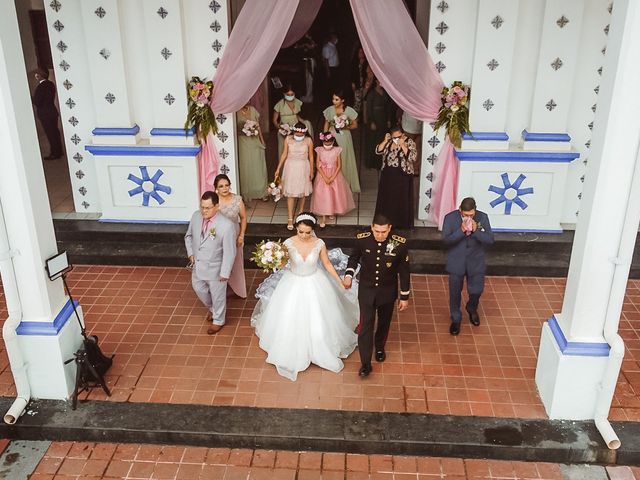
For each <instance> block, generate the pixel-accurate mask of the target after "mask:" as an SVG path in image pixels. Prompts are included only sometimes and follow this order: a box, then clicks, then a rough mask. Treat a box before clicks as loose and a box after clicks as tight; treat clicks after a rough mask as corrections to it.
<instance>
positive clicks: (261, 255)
mask: <svg viewBox="0 0 640 480" xmlns="http://www.w3.org/2000/svg"><path fill="white" fill-rule="evenodd" d="M251 261H252V262H255V264H256V265H257V266H258V267H259V268H261V269H262V271H264V272H267V273H268V272H274V273H275V272H277V271H278V270H280V269H281V268H283V267H284V266H285V265H286V264H287V262H288V261H289V251H288V250H287V247H285V246H284V244H283V243H282V242H281V241H280V240H278V241H277V242H274V241H271V240H263V241H261V242H260V243H259V244H257V245H256V249H255V250H254V252H253V255H252V256H251Z"/></svg>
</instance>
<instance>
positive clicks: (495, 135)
mask: <svg viewBox="0 0 640 480" xmlns="http://www.w3.org/2000/svg"><path fill="white" fill-rule="evenodd" d="M462 138H463V140H499V141H505V140H509V135H507V133H506V132H471V134H468V133H465V134H464V135H462Z"/></svg>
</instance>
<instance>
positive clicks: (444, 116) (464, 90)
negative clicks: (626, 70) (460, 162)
mask: <svg viewBox="0 0 640 480" xmlns="http://www.w3.org/2000/svg"><path fill="white" fill-rule="evenodd" d="M469 95H470V89H469V85H465V84H464V83H462V82H459V81H456V82H453V83H452V84H451V87H444V88H443V89H442V106H441V107H440V111H439V112H438V118H437V119H436V121H435V123H434V124H433V129H434V130H439V129H440V128H441V127H444V128H445V129H446V132H447V135H449V140H450V141H451V143H452V144H453V145H454V146H455V147H456V148H460V147H461V145H462V136H463V135H464V134H465V133H468V134H470V133H471V131H470V129H469Z"/></svg>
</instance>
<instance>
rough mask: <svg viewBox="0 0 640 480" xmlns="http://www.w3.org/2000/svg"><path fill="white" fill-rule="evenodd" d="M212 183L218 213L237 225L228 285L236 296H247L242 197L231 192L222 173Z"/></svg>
mask: <svg viewBox="0 0 640 480" xmlns="http://www.w3.org/2000/svg"><path fill="white" fill-rule="evenodd" d="M213 185H214V186H215V188H216V193H217V194H218V198H219V200H220V209H219V210H218V212H219V213H221V214H222V215H224V216H225V217H227V218H228V219H229V220H233V224H234V225H236V226H237V229H236V237H237V241H236V243H237V246H238V250H237V253H236V260H235V262H234V264H233V268H232V270H231V277H229V282H228V285H229V287H230V288H231V290H232V291H233V293H235V294H236V295H237V296H238V297H240V298H247V282H246V279H245V276H244V255H243V248H242V247H243V246H244V234H245V232H246V231H247V211H246V209H245V207H244V202H243V201H242V197H241V196H240V195H237V194H235V193H231V180H229V177H228V176H227V175H224V174H220V175H218V176H217V177H216V178H215V179H214V181H213Z"/></svg>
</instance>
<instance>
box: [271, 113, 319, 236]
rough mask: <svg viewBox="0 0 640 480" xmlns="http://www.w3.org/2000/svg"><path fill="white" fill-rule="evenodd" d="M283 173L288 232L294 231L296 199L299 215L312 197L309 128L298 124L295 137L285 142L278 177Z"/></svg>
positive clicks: (311, 145) (311, 146)
mask: <svg viewBox="0 0 640 480" xmlns="http://www.w3.org/2000/svg"><path fill="white" fill-rule="evenodd" d="M281 172H282V193H283V195H284V196H285V197H287V213H288V214H289V218H287V230H293V207H294V206H295V203H296V199H300V201H299V203H298V213H300V212H302V211H303V210H304V203H305V200H306V198H307V197H308V196H309V195H311V192H312V191H313V185H312V184H311V180H312V179H313V140H311V137H309V136H308V135H307V126H306V125H305V124H304V123H301V122H298V123H296V124H295V126H294V127H293V135H289V136H288V137H287V138H285V141H284V150H283V151H282V156H281V157H280V162H279V163H278V168H276V177H279V176H280V173H281Z"/></svg>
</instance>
